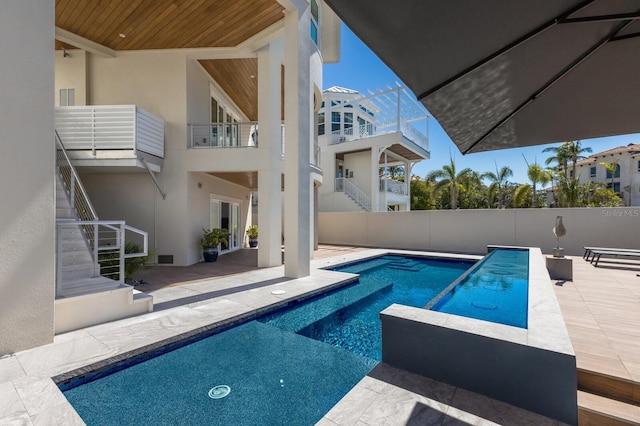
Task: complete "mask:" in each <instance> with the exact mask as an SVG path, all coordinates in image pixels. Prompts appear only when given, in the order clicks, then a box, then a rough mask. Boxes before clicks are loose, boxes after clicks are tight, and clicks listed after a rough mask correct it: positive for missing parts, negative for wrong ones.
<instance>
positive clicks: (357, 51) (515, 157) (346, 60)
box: [323, 24, 640, 183]
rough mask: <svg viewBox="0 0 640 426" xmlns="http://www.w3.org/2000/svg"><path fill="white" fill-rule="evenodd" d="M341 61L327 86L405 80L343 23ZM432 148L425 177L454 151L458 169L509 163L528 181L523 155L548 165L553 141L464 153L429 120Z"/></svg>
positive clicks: (635, 138) (330, 67)
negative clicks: (532, 145) (545, 150)
mask: <svg viewBox="0 0 640 426" xmlns="http://www.w3.org/2000/svg"><path fill="white" fill-rule="evenodd" d="M340 48H341V52H340V62H338V63H336V64H325V65H324V70H323V74H324V75H323V84H324V87H323V89H328V88H329V87H332V86H341V87H346V88H349V89H354V90H358V91H359V92H362V93H367V90H372V91H374V92H375V91H376V90H377V89H384V88H386V87H387V85H390V86H394V85H395V82H396V81H397V82H399V83H400V84H403V82H402V81H401V80H400V79H399V78H398V77H397V76H396V75H395V74H394V73H393V71H391V70H390V69H389V68H388V67H387V66H386V65H385V64H384V63H383V62H382V61H381V60H380V59H379V58H378V57H377V56H376V55H375V54H374V53H373V52H372V51H371V50H370V49H369V48H368V47H367V46H366V45H365V44H364V43H362V41H360V39H358V37H356V36H355V35H354V34H353V33H352V32H351V31H350V30H349V29H348V28H347V27H346V26H345V25H344V24H342V34H341V46H340ZM429 121H430V122H429V135H428V136H429V148H430V150H431V159H430V160H426V161H422V162H421V163H419V164H418V165H416V166H415V167H414V168H413V174H416V175H418V176H421V177H424V176H425V175H426V174H427V173H429V172H430V171H431V170H435V169H440V168H441V167H442V166H443V165H444V164H448V163H449V155H452V156H453V157H454V159H455V162H456V167H457V168H458V170H462V169H463V168H465V167H470V168H472V169H473V170H476V171H478V172H486V171H495V164H494V161H495V163H497V165H498V167H499V168H500V167H502V166H509V167H511V169H512V170H513V177H511V178H510V179H509V180H510V181H511V182H518V183H526V182H527V181H528V179H527V164H526V163H525V160H524V159H523V155H524V156H525V157H526V158H527V161H528V162H529V163H530V164H531V163H533V162H534V161H536V160H537V162H538V163H540V164H542V165H544V161H545V160H546V159H547V157H549V154H548V153H543V152H542V150H543V149H544V148H546V147H549V146H557V145H558V144H551V145H538V146H534V147H529V148H514V149H506V150H500V151H490V152H481V153H477V154H467V155H465V156H463V155H462V154H461V153H460V151H459V150H458V148H457V147H456V146H455V145H454V144H453V142H452V141H451V139H450V138H449V136H447V134H446V133H445V132H444V131H443V130H442V128H441V127H440V125H439V124H438V123H437V122H436V121H435V120H434V119H430V120H429ZM629 143H640V134H633V135H623V136H615V137H608V138H600V139H589V140H583V141H582V146H583V147H590V148H591V149H593V152H594V153H595V152H600V151H605V150H607V149H610V148H614V147H616V146H621V145H627V144H629Z"/></svg>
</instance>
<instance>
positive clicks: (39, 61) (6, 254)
mask: <svg viewBox="0 0 640 426" xmlns="http://www.w3.org/2000/svg"><path fill="white" fill-rule="evenodd" d="M53 26H54V2H52V1H48V0H33V1H29V2H25V1H23V0H3V1H2V2H0V28H2V37H0V52H2V55H3V59H2V65H1V66H0V69H1V70H2V78H0V93H1V94H2V96H1V97H0V111H2V113H0V182H1V183H0V199H1V200H2V208H0V356H2V355H4V354H8V353H13V352H16V351H19V350H22V349H28V348H31V347H34V346H38V345H43V344H46V343H49V342H51V341H53V328H54V282H55V275H54V265H55V255H54V244H55V243H54V240H55V234H54V230H55V227H54V220H55V212H54V160H55V145H54V138H53V107H54V100H53V91H54V81H53V62H54V59H53V33H54V28H53Z"/></svg>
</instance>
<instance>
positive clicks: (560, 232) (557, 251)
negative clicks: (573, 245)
mask: <svg viewBox="0 0 640 426" xmlns="http://www.w3.org/2000/svg"><path fill="white" fill-rule="evenodd" d="M553 235H555V236H556V247H555V248H554V249H553V257H564V249H563V248H560V237H564V236H565V235H567V228H565V227H564V224H563V223H562V216H556V225H555V226H554V227H553Z"/></svg>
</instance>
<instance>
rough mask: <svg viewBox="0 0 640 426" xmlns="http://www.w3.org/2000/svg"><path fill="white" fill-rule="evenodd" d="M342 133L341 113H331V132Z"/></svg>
mask: <svg viewBox="0 0 640 426" xmlns="http://www.w3.org/2000/svg"><path fill="white" fill-rule="evenodd" d="M339 131H340V113H339V112H336V111H332V112H331V132H339Z"/></svg>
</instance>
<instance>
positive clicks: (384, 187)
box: [380, 178, 407, 195]
mask: <svg viewBox="0 0 640 426" xmlns="http://www.w3.org/2000/svg"><path fill="white" fill-rule="evenodd" d="M380 191H381V192H389V193H391V194H397V195H407V185H406V184H405V183H404V182H400V181H397V180H394V179H386V178H382V179H380Z"/></svg>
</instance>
